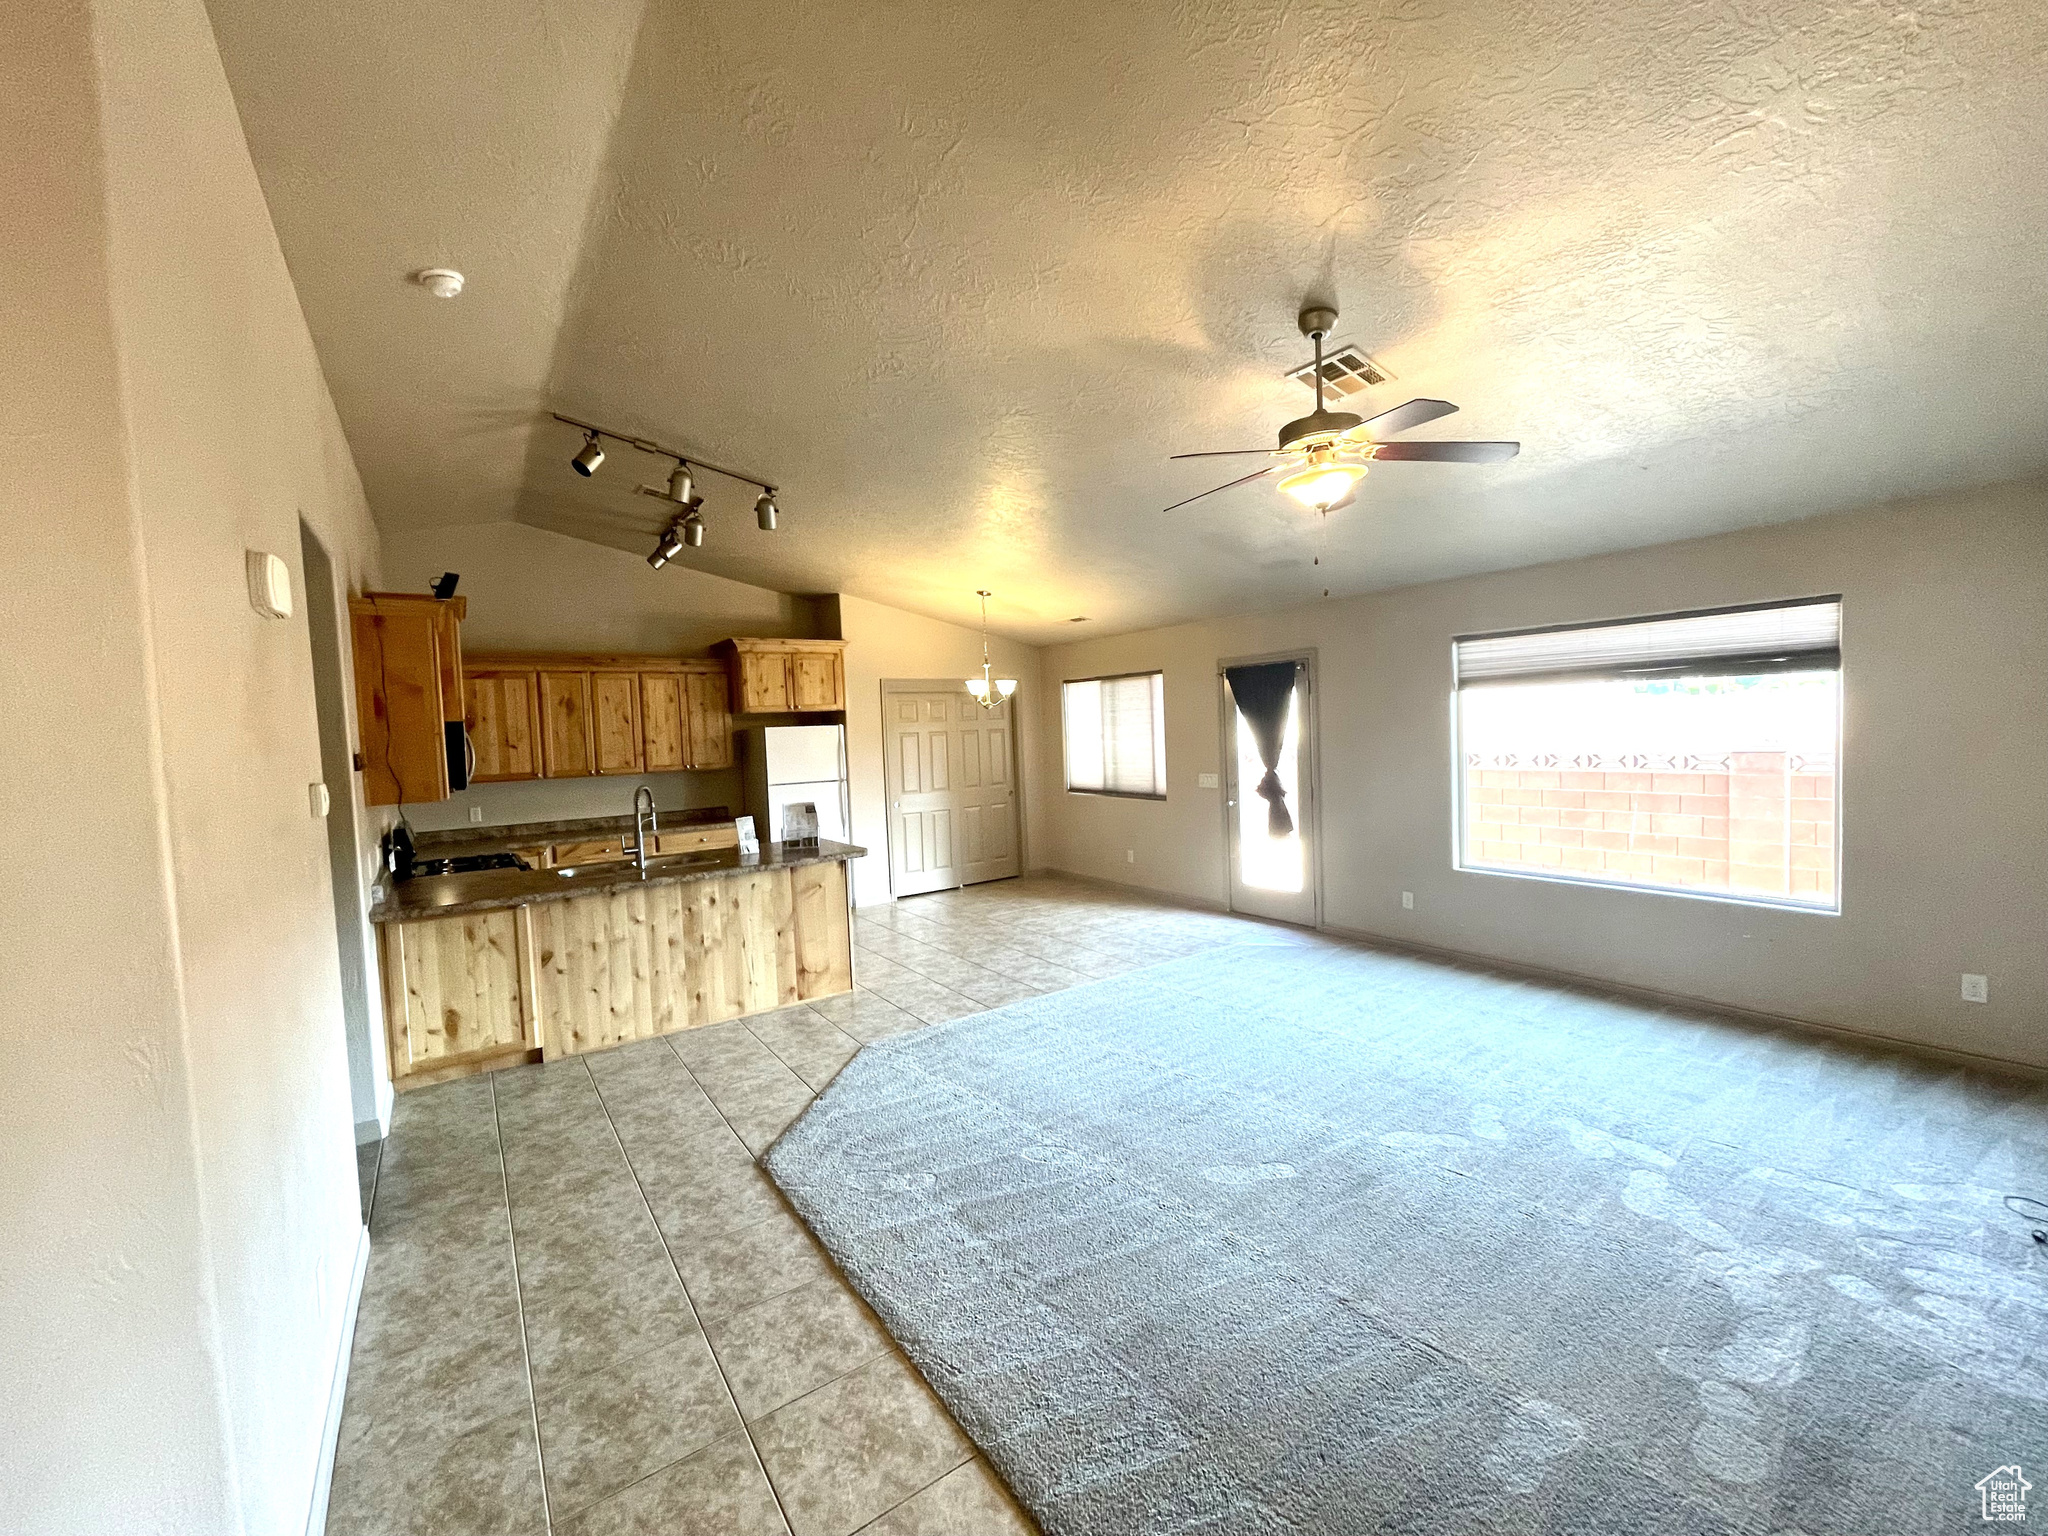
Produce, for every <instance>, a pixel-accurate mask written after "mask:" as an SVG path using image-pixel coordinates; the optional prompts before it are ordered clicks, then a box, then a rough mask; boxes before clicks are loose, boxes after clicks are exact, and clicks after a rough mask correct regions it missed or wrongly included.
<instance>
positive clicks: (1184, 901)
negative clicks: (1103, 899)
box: [1032, 869, 1230, 912]
mask: <svg viewBox="0 0 2048 1536" xmlns="http://www.w3.org/2000/svg"><path fill="white" fill-rule="evenodd" d="M1032 873H1033V874H1034V875H1051V876H1054V877H1056V878H1058V879H1061V880H1077V881H1079V882H1080V883H1081V884H1082V885H1095V886H1100V887H1101V888H1102V889H1104V890H1107V891H1123V892H1126V893H1128V894H1130V895H1133V896H1149V897H1151V898H1152V899H1153V900H1154V901H1159V902H1164V903H1165V904H1166V905H1167V906H1169V907H1186V908H1187V909H1189V910H1190V911H1194V912H1228V911H1229V910H1230V907H1229V905H1228V904H1227V903H1225V902H1221V901H1212V900H1211V899H1210V898H1208V897H1206V896H1182V895H1180V894H1178V893H1177V892H1174V891H1162V890H1157V889H1155V888H1154V887H1152V886H1149V885H1138V884H1135V883H1133V882H1132V881H1129V880H1111V879H1110V878H1108V877H1107V876H1106V875H1084V874H1082V873H1081V872H1080V871H1079V870H1073V869H1034V870H1033V871H1032Z"/></svg>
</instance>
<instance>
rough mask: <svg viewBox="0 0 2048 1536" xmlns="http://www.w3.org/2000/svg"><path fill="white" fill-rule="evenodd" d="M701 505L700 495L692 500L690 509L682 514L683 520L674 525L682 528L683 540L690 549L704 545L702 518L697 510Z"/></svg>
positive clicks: (702, 503)
mask: <svg viewBox="0 0 2048 1536" xmlns="http://www.w3.org/2000/svg"><path fill="white" fill-rule="evenodd" d="M703 505H704V502H703V499H702V498H701V497H700V498H698V499H697V500H696V501H694V502H692V503H691V504H690V510H689V511H687V512H685V513H684V514H683V520H682V521H681V522H680V523H678V524H677V525H676V526H677V527H678V528H680V529H681V530H682V535H683V542H684V543H685V544H687V545H689V546H690V548H692V549H702V548H703V547H704V519H703V517H702V515H700V514H699V512H698V510H697V509H698V508H699V507H701V506H703Z"/></svg>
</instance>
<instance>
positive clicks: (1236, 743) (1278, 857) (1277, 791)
mask: <svg viewBox="0 0 2048 1536" xmlns="http://www.w3.org/2000/svg"><path fill="white" fill-rule="evenodd" d="M1314 663H1315V657H1314V653H1312V652H1300V653H1295V654H1292V655H1281V656H1253V657H1246V658H1244V659H1242V660H1236V661H1226V662H1224V663H1223V665H1222V667H1221V669H1220V670H1221V676H1220V679H1219V686H1220V688H1221V690H1222V694H1223V700H1222V705H1223V710H1222V712H1223V762H1224V772H1225V782H1224V795H1223V802H1224V815H1225V818H1226V831H1225V842H1226V846H1227V848H1228V855H1227V856H1228V858H1229V860H1230V910H1231V911H1233V912H1244V913H1247V914H1249V915H1251V916H1254V917H1266V918H1272V919H1274V920H1275V921H1278V922H1283V923H1298V924H1300V925H1301V926H1302V927H1304V928H1313V927H1316V926H1317V925H1318V924H1319V923H1320V922H1321V920H1322V868H1321V860H1320V858H1319V849H1318V847H1317V843H1318V838H1317V806H1316V771H1315V765H1316V763H1317V761H1318V756H1317V752H1316V734H1315V732H1316V717H1315V691H1314V687H1313V682H1314V673H1315V664H1314Z"/></svg>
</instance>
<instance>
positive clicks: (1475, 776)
mask: <svg viewBox="0 0 2048 1536" xmlns="http://www.w3.org/2000/svg"><path fill="white" fill-rule="evenodd" d="M1841 612H1842V608H1841V599H1840V598H1839V597H1825V598H1809V599H1806V600H1804V601H1801V602H1796V603H1781V604H1774V605H1770V606H1763V607H1753V608H1738V609H1724V610H1718V611H1715V612H1711V613H1695V614H1683V615H1677V616H1674V617H1670V618H1657V619H1624V620H1617V621H1614V622H1612V623H1607V624H1597V625H1591V626H1586V627H1581V628H1554V629H1543V630H1532V631H1525V632H1522V633H1518V634H1504V635H1478V636H1469V637H1465V638H1461V639H1459V640H1458V641H1456V642H1455V664H1456V669H1457V670H1456V678H1457V730H1458V753H1459V758H1460V779H1461V785H1462V792H1461V794H1460V801H1461V805H1460V816H1459V838H1458V864H1459V867H1460V868H1462V869H1471V870H1483V871H1488V872H1494V873H1504V874H1523V875H1542V876H1547V877H1550V878H1554V879H1566V880H1585V881H1593V882H1597V883H1600V884H1605V885H1625V886H1641V887H1647V888H1650V889H1654V890H1661V891H1678V892H1689V893H1692V894H1712V895H1716V896H1724V897H1733V898H1737V899H1741V900H1747V901H1761V902H1769V903H1774V904H1779V905H1792V906H1802V907H1812V908H1817V909H1821V910H1825V911H1836V910H1839V908H1838V904H1837V896H1838V893H1837V889H1836V878H1837V876H1836V870H1837V864H1836V828H1837V825H1838V819H1837V808H1838V806H1839V803H1840V797H1839V796H1838V794H1837V791H1836V786H1837V779H1836V752H1837V746H1838V743H1839V740H1840V736H1841V729H1840V722H1841V665H1842V663H1841V639H1840V637H1841Z"/></svg>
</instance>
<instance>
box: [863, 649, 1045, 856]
mask: <svg viewBox="0 0 2048 1536" xmlns="http://www.w3.org/2000/svg"><path fill="white" fill-rule="evenodd" d="M1013 705H1014V701H1013V702H1012V703H1006V704H1005V705H1004V706H1003V707H1002V708H1001V709H996V710H985V709H983V708H982V707H981V706H980V705H979V704H976V703H975V702H974V700H973V699H972V698H970V697H969V696H968V693H967V690H966V689H964V688H961V687H960V686H959V685H958V684H955V685H953V686H952V687H950V688H942V687H936V686H934V687H925V686H922V685H918V684H906V683H884V684H883V685H882V749H883V759H884V764H885V767H886V770H887V783H886V785H885V787H886V789H887V790H888V795H889V878H890V884H891V888H892V889H893V890H894V891H895V893H896V894H897V895H898V896H915V895H917V894H919V893H920V892H924V891H939V890H946V889H949V888H951V887H953V886H957V885H972V884H974V883H975V882H976V881H978V880H997V879H1001V878H1002V877H1004V876H1006V875H1015V874H1019V873H1021V872H1022V868H1023V863H1022V850H1021V849H1020V847H1019V839H1018V835H1017V796H1016V793H1015V790H1016V785H1015V782H1014V779H1015V773H1016V770H1015V765H1014V756H1013V752H1012V740H1011V734H1012V727H1011V711H1012V708H1013Z"/></svg>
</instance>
